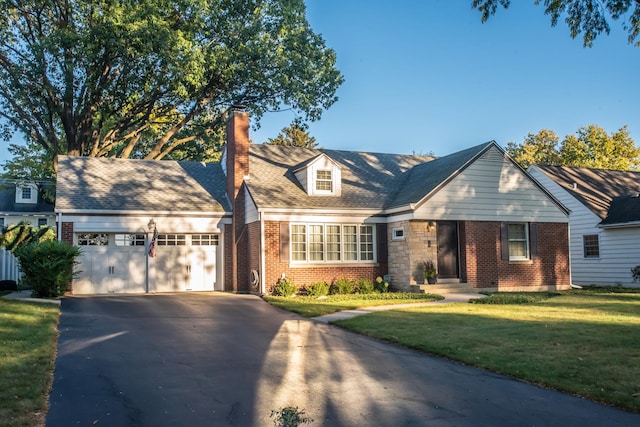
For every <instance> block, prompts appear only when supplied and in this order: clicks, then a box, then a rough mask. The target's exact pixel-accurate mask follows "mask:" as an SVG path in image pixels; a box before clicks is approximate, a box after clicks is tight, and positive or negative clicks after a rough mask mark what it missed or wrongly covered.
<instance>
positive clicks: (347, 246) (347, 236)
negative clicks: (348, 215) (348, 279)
mask: <svg viewBox="0 0 640 427" xmlns="http://www.w3.org/2000/svg"><path fill="white" fill-rule="evenodd" d="M342 231H343V235H342V237H343V240H344V260H345V261H357V260H358V235H357V234H356V232H357V227H356V226H355V225H345V226H344V227H342Z"/></svg>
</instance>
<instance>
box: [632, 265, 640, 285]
mask: <svg viewBox="0 0 640 427" xmlns="http://www.w3.org/2000/svg"><path fill="white" fill-rule="evenodd" d="M631 275H632V276H633V281H634V282H640V265H636V266H635V267H633V268H632V269H631Z"/></svg>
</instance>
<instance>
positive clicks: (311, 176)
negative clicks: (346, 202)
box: [293, 153, 342, 196]
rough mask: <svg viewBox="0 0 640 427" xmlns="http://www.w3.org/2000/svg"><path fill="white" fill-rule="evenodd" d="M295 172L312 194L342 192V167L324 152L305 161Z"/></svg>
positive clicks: (307, 190) (333, 194)
mask: <svg viewBox="0 0 640 427" xmlns="http://www.w3.org/2000/svg"><path fill="white" fill-rule="evenodd" d="M293 173H294V174H295V176H296V178H297V179H298V181H299V182H300V183H301V184H302V187H303V188H304V189H305V191H306V192H307V194H308V195H310V196H340V195H341V194H342V168H341V167H340V165H339V164H338V163H336V162H335V161H334V160H333V159H331V157H329V156H327V155H326V154H324V153H322V154H320V155H318V156H317V157H314V158H313V159H311V160H309V161H307V162H304V163H303V164H302V165H300V166H298V168H297V169H295V170H294V171H293Z"/></svg>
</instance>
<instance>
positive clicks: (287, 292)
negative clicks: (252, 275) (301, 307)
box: [273, 277, 297, 297]
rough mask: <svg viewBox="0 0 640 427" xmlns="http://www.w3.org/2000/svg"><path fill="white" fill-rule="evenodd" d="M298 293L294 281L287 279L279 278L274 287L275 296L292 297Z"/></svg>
mask: <svg viewBox="0 0 640 427" xmlns="http://www.w3.org/2000/svg"><path fill="white" fill-rule="evenodd" d="M296 291H297V289H296V287H295V285H294V284H293V280H291V279H288V278H286V277H281V278H279V279H278V281H277V282H276V284H275V285H274V286H273V294H274V295H277V296H281V297H291V296H293V295H295V294H296Z"/></svg>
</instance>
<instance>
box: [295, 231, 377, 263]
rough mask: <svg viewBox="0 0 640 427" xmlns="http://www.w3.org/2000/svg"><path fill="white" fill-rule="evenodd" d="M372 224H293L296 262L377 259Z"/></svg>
mask: <svg viewBox="0 0 640 427" xmlns="http://www.w3.org/2000/svg"><path fill="white" fill-rule="evenodd" d="M373 235H374V226H373V225H354V224H344V225H341V224H291V234H290V236H291V260H292V261H294V262H313V263H318V262H358V261H371V262H373V261H375V241H374V237H373Z"/></svg>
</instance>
